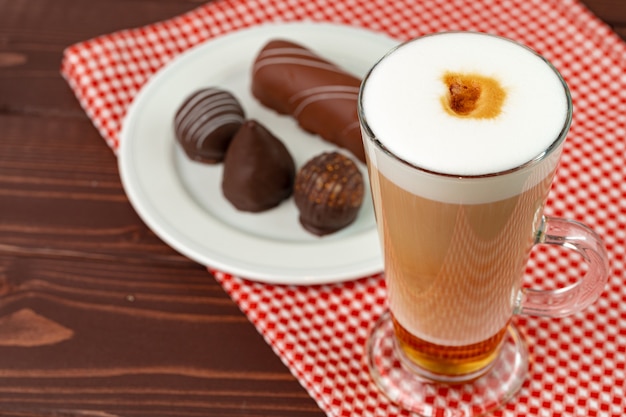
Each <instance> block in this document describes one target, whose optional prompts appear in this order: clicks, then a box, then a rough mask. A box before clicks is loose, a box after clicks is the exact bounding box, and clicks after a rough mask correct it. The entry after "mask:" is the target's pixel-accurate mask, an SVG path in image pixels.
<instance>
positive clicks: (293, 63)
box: [252, 39, 365, 162]
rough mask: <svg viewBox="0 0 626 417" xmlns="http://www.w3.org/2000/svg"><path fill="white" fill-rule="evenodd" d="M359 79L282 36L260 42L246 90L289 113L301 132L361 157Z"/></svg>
mask: <svg viewBox="0 0 626 417" xmlns="http://www.w3.org/2000/svg"><path fill="white" fill-rule="evenodd" d="M360 85H361V80H360V79H358V78H357V77H355V76H353V75H351V74H349V73H347V72H346V71H344V70H343V69H341V68H339V67H338V66H337V65H335V64H333V63H331V62H329V61H327V60H325V59H323V58H321V57H319V56H318V55H316V54H315V53H313V52H312V51H310V50H309V49H307V48H304V47H303V46H301V45H298V44H296V43H293V42H289V41H285V40H278V39H277V40H272V41H270V42H269V43H268V44H266V45H265V47H263V49H262V50H261V51H260V53H259V54H258V56H257V57H256V59H255V61H254V66H253V69H252V94H253V95H254V97H256V98H257V99H258V100H259V101H260V102H261V103H262V104H263V105H265V106H267V107H269V108H271V109H274V110H275V111H277V112H278V113H280V114H288V115H291V116H293V117H294V118H295V119H296V120H297V121H298V124H299V125H300V126H301V127H302V128H303V129H304V130H306V131H309V132H313V133H316V134H318V135H320V136H321V137H322V138H324V139H325V140H327V141H329V142H332V143H334V144H336V145H338V146H340V147H343V148H345V149H347V150H349V151H350V152H351V153H352V154H354V155H355V156H356V157H357V158H359V159H360V160H361V161H363V162H365V152H364V150H363V143H362V140H361V131H360V127H359V119H358V115H357V99H358V95H359V87H360Z"/></svg>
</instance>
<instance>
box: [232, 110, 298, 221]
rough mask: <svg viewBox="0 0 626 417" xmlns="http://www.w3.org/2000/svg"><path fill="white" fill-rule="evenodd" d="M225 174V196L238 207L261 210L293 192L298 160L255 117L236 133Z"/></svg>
mask: <svg viewBox="0 0 626 417" xmlns="http://www.w3.org/2000/svg"><path fill="white" fill-rule="evenodd" d="M222 175H223V177H222V192H223V194H224V197H226V199H227V200H228V201H230V203H231V204H232V205H233V206H235V207H236V208H237V209H238V210H241V211H249V212H260V211H265V210H268V209H270V208H272V207H275V206H277V205H278V204H280V202H281V201H283V200H285V199H287V198H288V197H290V196H291V194H292V193H293V181H294V177H295V175H296V168H295V162H294V160H293V158H292V156H291V154H290V153H289V151H288V150H287V148H286V147H285V145H284V144H283V143H282V142H281V141H280V139H278V138H277V137H276V136H274V135H273V134H272V133H271V132H270V131H269V130H267V128H265V127H264V126H263V125H261V124H260V123H259V122H257V121H255V120H246V121H245V122H244V124H243V125H242V126H241V128H240V129H239V130H238V131H237V133H236V134H235V137H234V138H233V140H232V142H231V144H230V146H229V148H228V151H227V152H226V157H225V158H224V172H223V174H222Z"/></svg>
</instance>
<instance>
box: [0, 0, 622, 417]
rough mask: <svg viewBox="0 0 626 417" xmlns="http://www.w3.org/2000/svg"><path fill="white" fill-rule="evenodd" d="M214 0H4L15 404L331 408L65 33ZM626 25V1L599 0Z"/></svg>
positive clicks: (0, 174) (3, 227)
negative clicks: (158, 204)
mask: <svg viewBox="0 0 626 417" xmlns="http://www.w3.org/2000/svg"><path fill="white" fill-rule="evenodd" d="M201 3H204V1H186V0H90V1H85V0H0V415H2V416H14V417H52V416H55V417H69V416H73V417H77V416H93V417H96V416H97V417H111V416H124V417H127V416H138V417H139V416H151V417H159V416H180V417H184V416H191V417H193V416H208V415H210V416H266V415H267V416H269V415H271V416H305V417H313V416H322V415H323V413H322V412H321V411H320V410H319V408H318V407H317V406H316V404H315V403H314V402H313V401H312V400H311V398H310V397H309V396H308V395H307V393H306V392H305V391H304V390H303V389H302V387H300V385H299V384H298V382H297V381H296V380H295V378H293V376H292V375H291V374H290V373H289V372H288V370H287V369H286V368H285V366H284V365H283V364H282V363H281V362H280V360H279V359H278V357H277V356H276V355H275V354H274V352H273V351H272V350H271V348H270V347H269V346H268V345H267V344H266V343H265V341H264V340H263V338H262V337H261V336H260V335H259V334H258V333H257V332H256V330H255V329H254V327H253V326H252V325H251V324H250V323H249V322H248V320H247V319H246V317H245V316H244V315H243V314H242V313H241V312H240V311H239V309H238V308H237V306H236V305H235V304H234V303H233V302H232V301H231V300H230V299H229V298H228V296H227V295H226V294H225V293H224V291H223V289H222V288H221V286H220V285H219V284H218V283H217V282H216V281H215V279H214V278H213V277H212V276H211V275H210V274H208V273H207V271H206V270H205V269H204V268H203V267H201V266H199V265H197V264H195V263H193V262H191V261H189V260H187V259H186V258H184V257H183V256H181V255H179V254H178V253H176V252H175V251H173V250H172V249H171V248H169V247H168V246H167V245H165V244H164V243H163V242H161V241H160V240H159V239H158V238H157V237H156V236H155V235H154V234H153V233H152V232H151V231H150V230H149V229H148V228H147V227H146V226H145V225H144V224H143V222H142V221H141V220H140V219H139V217H138V216H137V214H136V213H135V212H134V211H133V209H132V207H131V205H130V204H129V202H128V200H127V198H126V196H125V194H124V190H123V188H122V186H121V183H120V180H119V175H118V171H117V165H116V160H115V157H114V155H113V154H112V152H111V151H110V150H109V149H108V148H107V147H106V145H105V143H104V141H103V140H102V139H101V137H100V136H99V134H98V133H97V131H96V130H95V128H94V127H93V126H92V125H91V123H90V121H89V120H88V118H87V116H86V115H85V113H84V112H83V110H82V109H81V108H80V106H79V105H78V103H77V102H76V99H75V97H74V96H73V94H72V92H71V91H70V89H69V88H68V86H67V84H66V83H65V81H64V80H63V79H62V78H61V76H60V74H59V66H60V62H61V56H62V53H63V49H64V48H65V47H67V46H69V45H71V44H73V43H75V42H78V41H81V40H84V39H88V38H92V37H94V36H97V35H100V34H104V33H109V32H112V31H115V30H119V29H123V28H130V27H137V26H140V25H145V24H149V23H152V22H155V21H159V20H163V19H167V18H169V17H172V16H174V15H177V14H180V13H183V12H186V11H188V10H191V9H192V8H195V7H197V6H198V5H199V4H201ZM584 3H585V4H587V6H588V7H589V8H590V10H592V11H593V12H595V13H597V14H598V16H600V17H601V18H603V19H604V21H605V22H607V24H609V25H610V26H611V27H613V29H614V30H615V31H616V32H617V33H618V34H620V35H621V36H622V37H626V2H622V1H615V0H585V1H584Z"/></svg>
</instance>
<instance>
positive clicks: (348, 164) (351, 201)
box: [294, 152, 364, 236]
mask: <svg viewBox="0 0 626 417" xmlns="http://www.w3.org/2000/svg"><path fill="white" fill-rule="evenodd" d="M363 193H364V184H363V176H362V175H361V171H359V169H358V167H357V166H356V164H355V163H354V162H352V160H351V159H350V158H348V157H346V156H344V155H342V154H340V153H338V152H325V153H323V154H321V155H318V156H316V157H314V158H313V159H311V160H309V161H308V162H307V163H306V164H304V166H303V167H302V168H301V169H300V170H299V171H298V173H297V174H296V180H295V185H294V199H295V203H296V207H297V208H298V210H299V212H300V223H301V224H302V226H303V227H304V228H305V229H306V230H308V231H309V232H311V233H313V234H315V235H318V236H323V235H327V234H329V233H333V232H336V231H338V230H339V229H342V228H344V227H346V226H348V225H349V224H350V223H352V222H353V221H354V219H355V218H356V216H357V213H358V211H359V208H360V207H361V204H362V203H363Z"/></svg>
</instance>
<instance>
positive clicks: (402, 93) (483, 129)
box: [359, 32, 572, 204]
mask: <svg viewBox="0 0 626 417" xmlns="http://www.w3.org/2000/svg"><path fill="white" fill-rule="evenodd" d="M448 73H460V74H474V75H476V74H477V75H480V76H483V77H488V78H490V79H494V80H496V81H497V82H498V84H499V85H500V86H501V87H502V88H503V89H504V91H505V93H506V96H505V98H504V101H503V103H502V107H501V111H500V112H499V113H498V115H497V116H496V117H493V118H471V117H459V116H456V115H452V114H450V113H449V112H447V111H446V110H445V109H444V106H443V105H442V103H441V98H442V97H444V96H446V95H447V94H448V89H449V86H448V85H446V83H445V82H444V81H443V78H444V76H445V74H448ZM571 108H572V106H571V97H570V95H569V90H568V88H567V86H566V84H565V82H564V81H563V79H562V78H561V76H560V75H559V73H558V72H557V70H556V69H554V67H553V66H552V65H551V64H549V63H548V62H547V61H546V60H545V59H544V58H542V57H541V56H539V55H538V54H536V53H535V52H534V51H532V50H531V49H529V48H527V47H525V46H523V45H520V44H518V43H516V42H513V41H511V40H508V39H505V38H501V37H498V36H494V35H488V34H484V33H477V32H444V33H438V34H436V35H429V36H424V37H421V38H417V39H414V40H412V41H409V42H406V43H404V44H402V45H400V46H398V47H397V48H395V49H394V50H392V51H391V52H389V53H388V54H387V55H386V56H385V57H384V58H383V59H381V60H380V61H379V62H378V63H377V64H376V65H375V66H374V67H373V68H372V69H371V70H370V72H369V73H368V74H367V76H366V78H365V80H364V82H363V84H362V86H361V92H360V97H359V117H360V119H361V123H362V130H363V135H364V137H366V138H369V139H368V140H366V149H367V153H368V158H369V161H370V163H371V164H373V165H374V166H376V167H377V168H378V169H379V170H380V171H381V173H383V174H384V175H385V176H386V177H387V178H389V179H390V180H392V181H393V182H395V183H396V184H398V185H399V186H401V187H402V188H405V189H407V190H408V191H410V192H413V193H416V194H419V195H422V196H424V197H426V198H431V199H435V200H438V201H444V202H459V201H462V202H464V203H468V204H471V203H484V202H490V201H497V200H501V199H503V198H507V197H510V196H512V195H515V194H518V193H520V192H523V191H525V190H526V189H528V188H530V187H532V186H533V185H535V184H537V183H538V182H539V181H541V180H542V179H543V178H544V177H545V176H546V175H549V174H550V173H551V171H552V169H553V168H554V166H555V165H556V161H557V160H558V158H559V154H560V150H561V145H562V143H563V140H564V138H565V135H566V133H567V131H568V129H569V125H570V122H571ZM398 160H400V161H404V163H398ZM543 162H545V163H543ZM416 168H417V170H416ZM416 176H417V177H416ZM420 177H421V178H420Z"/></svg>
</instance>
